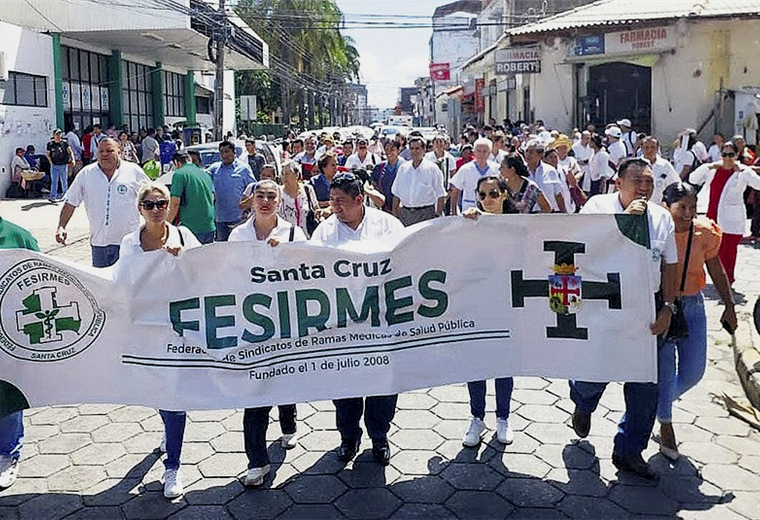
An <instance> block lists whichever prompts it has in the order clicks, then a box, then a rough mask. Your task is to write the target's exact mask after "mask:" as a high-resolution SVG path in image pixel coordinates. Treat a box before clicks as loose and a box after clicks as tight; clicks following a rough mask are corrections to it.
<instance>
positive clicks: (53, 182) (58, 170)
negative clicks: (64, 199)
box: [50, 164, 69, 200]
mask: <svg viewBox="0 0 760 520" xmlns="http://www.w3.org/2000/svg"><path fill="white" fill-rule="evenodd" d="M68 172H69V165H68V164H52V165H51V166H50V200H55V199H57V198H58V182H59V181H60V183H61V196H63V195H64V194H65V193H66V190H68V189H69V177H68Z"/></svg>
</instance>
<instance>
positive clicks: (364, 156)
mask: <svg viewBox="0 0 760 520" xmlns="http://www.w3.org/2000/svg"><path fill="white" fill-rule="evenodd" d="M379 162H380V161H379V160H378V159H377V156H376V155H375V154H373V153H370V152H369V151H368V149H367V140H366V139H365V138H363V137H360V138H359V139H358V140H357V141H356V153H353V154H351V155H350V156H349V157H348V159H346V168H348V169H349V170H353V169H355V168H366V167H367V166H369V167H371V168H374V167H375V166H376V165H377V163H379Z"/></svg>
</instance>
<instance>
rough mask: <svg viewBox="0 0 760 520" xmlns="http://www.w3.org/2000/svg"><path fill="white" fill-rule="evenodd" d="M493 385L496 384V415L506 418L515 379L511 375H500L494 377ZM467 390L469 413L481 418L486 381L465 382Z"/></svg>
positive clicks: (484, 405)
mask: <svg viewBox="0 0 760 520" xmlns="http://www.w3.org/2000/svg"><path fill="white" fill-rule="evenodd" d="M494 385H495V386H496V417H497V418H498V419H506V418H507V417H509V404H510V401H511V400H512V389H513V388H514V386H515V380H514V378H511V377H502V378H499V379H495V380H494ZM467 391H468V392H469V393H470V413H471V414H472V416H473V417H476V418H478V419H483V418H484V417H485V416H486V382H485V381H472V382H470V383H467Z"/></svg>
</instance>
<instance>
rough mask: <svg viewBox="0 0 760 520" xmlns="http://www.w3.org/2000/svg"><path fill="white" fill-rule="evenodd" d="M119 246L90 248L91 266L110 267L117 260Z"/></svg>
mask: <svg viewBox="0 0 760 520" xmlns="http://www.w3.org/2000/svg"><path fill="white" fill-rule="evenodd" d="M119 247H120V246H119V245H118V244H116V245H108V246H91V248H92V266H93V267H111V266H112V265H113V264H115V263H116V262H117V260H119Z"/></svg>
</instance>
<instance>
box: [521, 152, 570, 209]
mask: <svg viewBox="0 0 760 520" xmlns="http://www.w3.org/2000/svg"><path fill="white" fill-rule="evenodd" d="M530 180H532V181H533V182H535V183H536V184H538V187H539V188H541V193H543V194H544V197H546V200H548V201H549V204H550V205H551V207H552V211H559V204H557V195H558V194H561V193H562V180H561V179H560V176H559V173H558V172H557V170H555V169H554V167H552V166H551V165H550V164H546V163H545V162H540V163H538V167H537V168H536V171H535V172H533V173H531V174H530ZM568 193H569V190H568ZM562 198H563V199H564V198H565V196H564V195H563V197H562ZM565 209H567V201H565ZM533 211H540V209H539V207H538V202H536V206H535V207H534V208H533Z"/></svg>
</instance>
